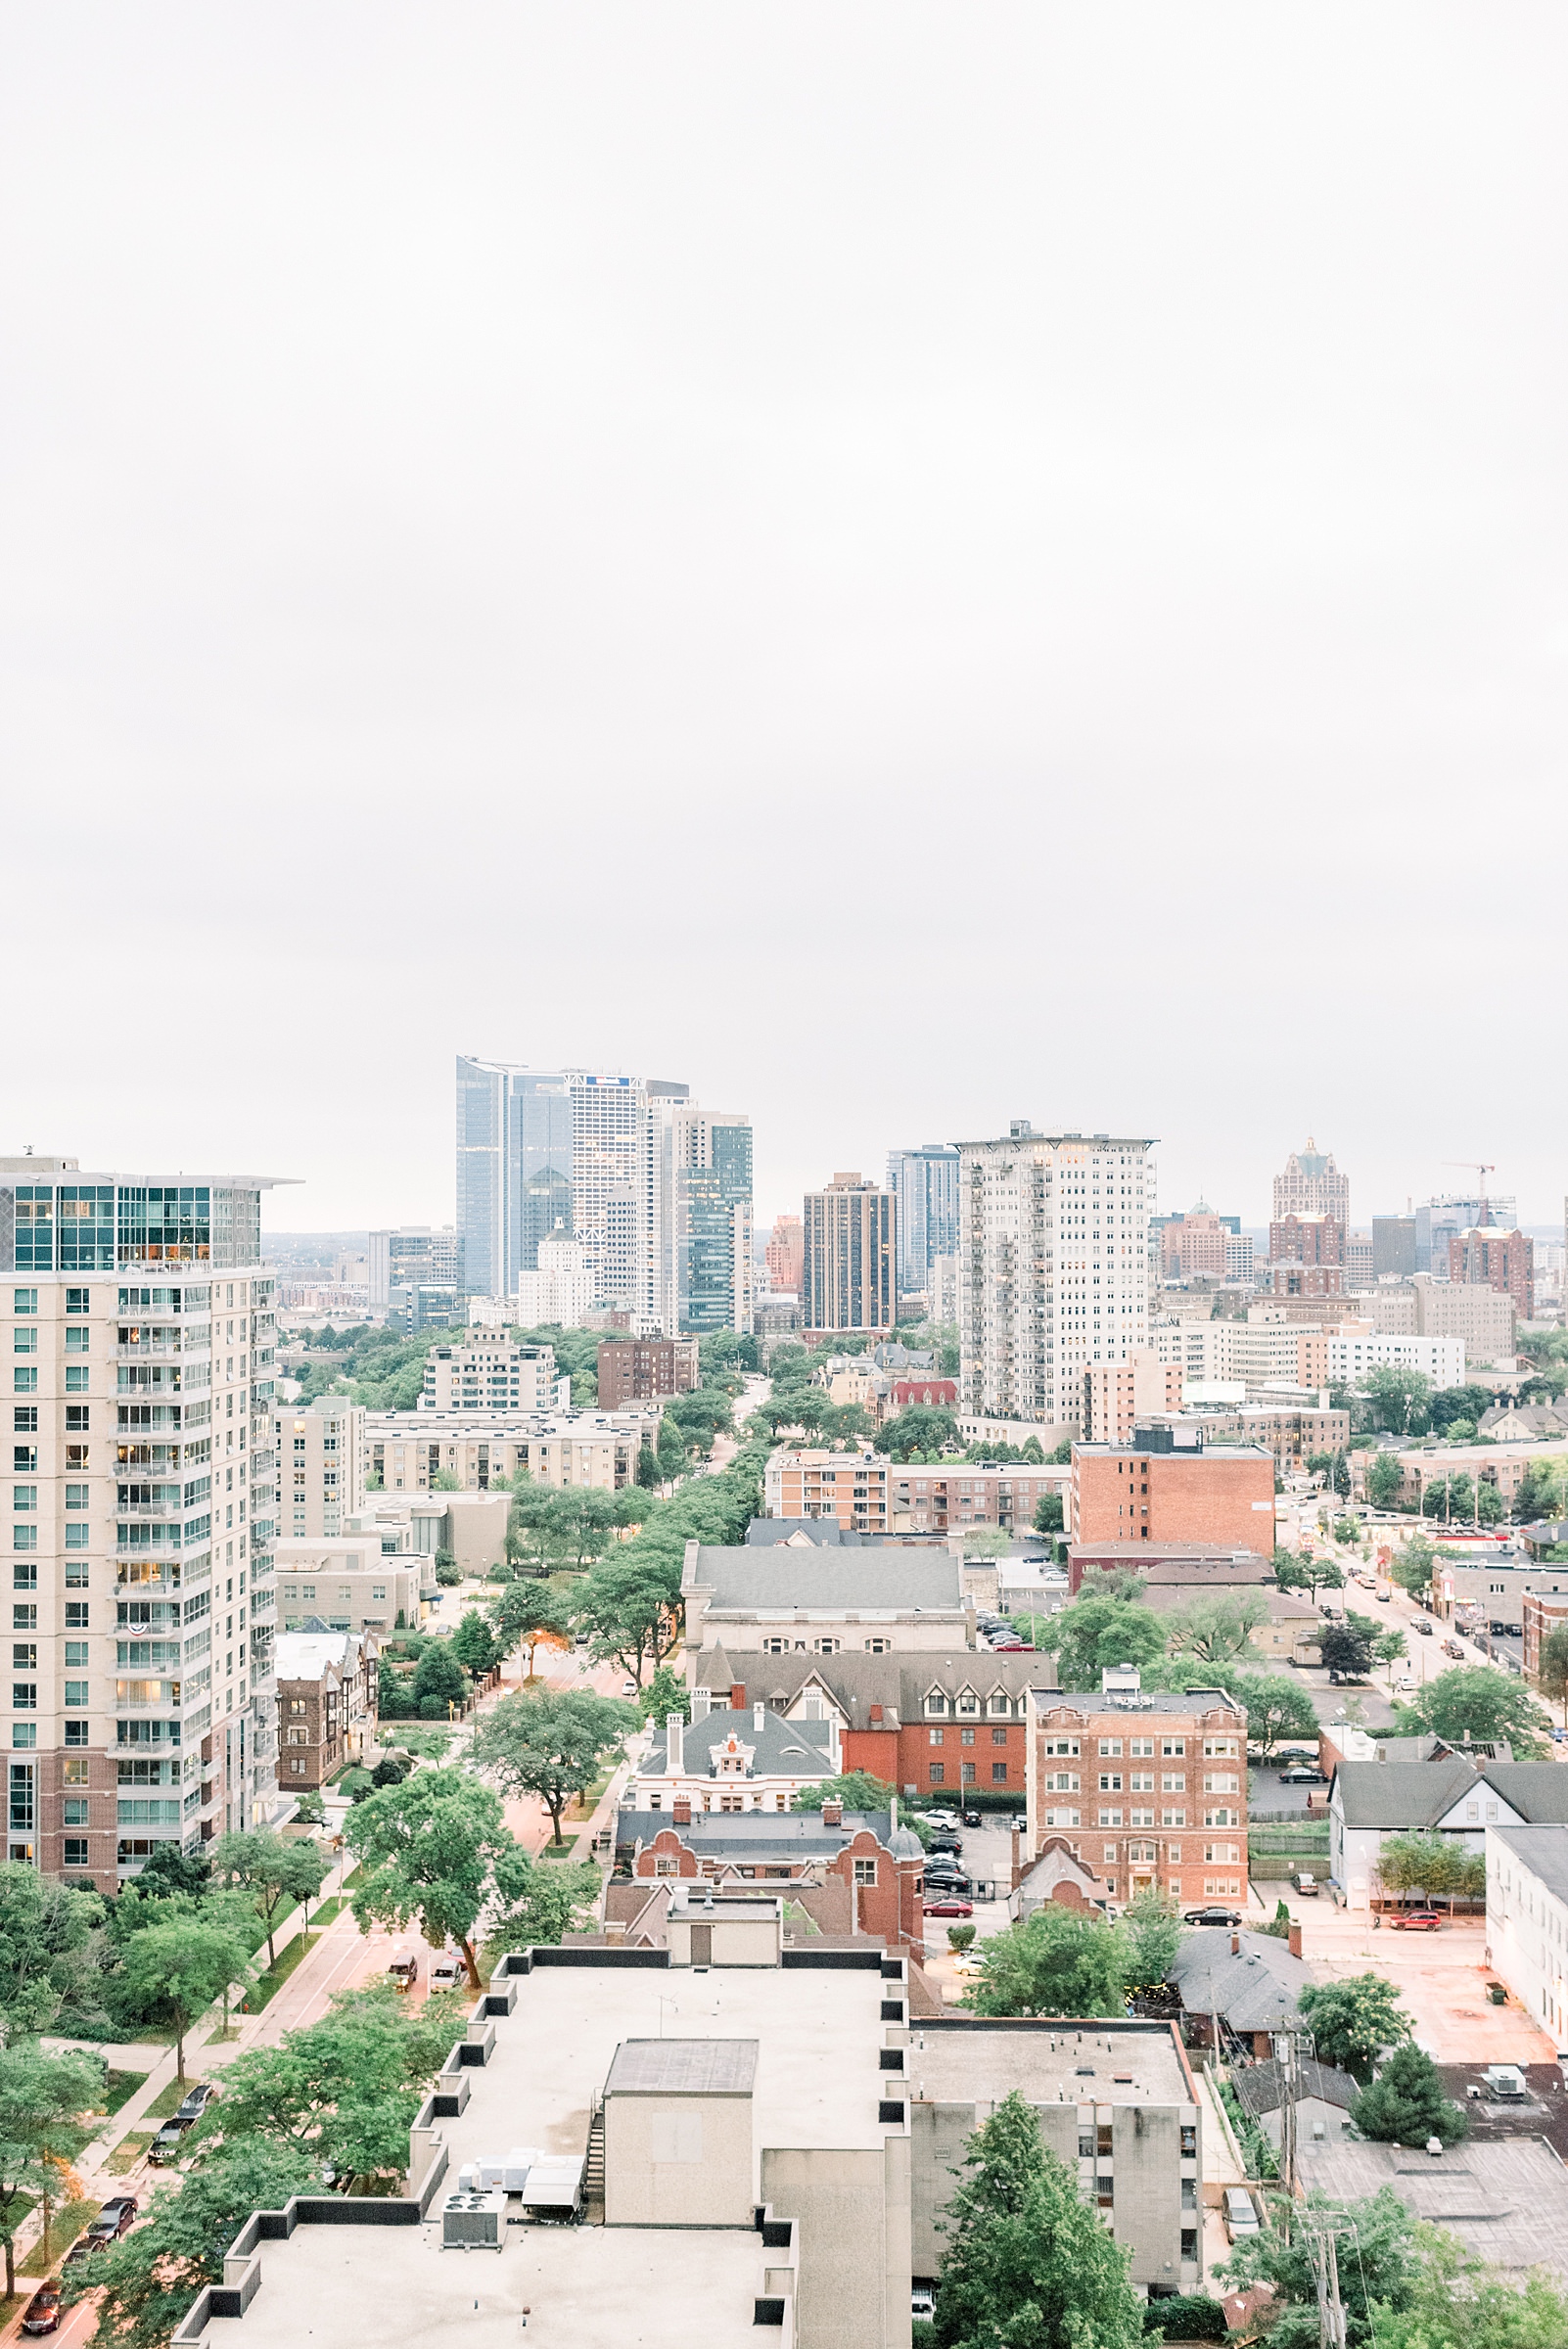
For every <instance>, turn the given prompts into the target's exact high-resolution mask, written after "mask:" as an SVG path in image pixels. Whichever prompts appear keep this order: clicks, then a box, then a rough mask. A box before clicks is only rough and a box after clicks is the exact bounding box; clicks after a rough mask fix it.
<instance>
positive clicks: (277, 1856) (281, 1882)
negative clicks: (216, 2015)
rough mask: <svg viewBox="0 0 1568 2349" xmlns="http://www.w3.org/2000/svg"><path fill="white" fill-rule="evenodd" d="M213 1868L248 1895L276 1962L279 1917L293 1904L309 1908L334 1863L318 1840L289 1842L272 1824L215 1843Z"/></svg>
mask: <svg viewBox="0 0 1568 2349" xmlns="http://www.w3.org/2000/svg"><path fill="white" fill-rule="evenodd" d="M212 1868H213V1873H214V1875H215V1876H216V1877H217V1880H218V1881H219V1883H226V1884H233V1885H235V1886H237V1887H239V1888H240V1889H242V1890H243V1891H245V1892H248V1893H249V1894H250V1896H251V1905H252V1907H253V1908H254V1911H255V1913H256V1915H257V1916H258V1917H259V1918H260V1920H261V1929H262V1931H263V1932H264V1933H265V1935H266V1942H267V1963H268V1965H276V1964H277V1962H278V1953H277V1950H276V1948H275V1946H274V1939H273V1937H274V1935H275V1933H276V1930H277V1924H278V1919H279V1917H280V1916H281V1915H282V1914H283V1912H284V1911H285V1910H286V1909H287V1908H289V1907H290V1905H291V1904H292V1903H293V1902H295V1901H302V1902H304V1903H305V1904H306V1906H308V1904H309V1903H310V1902H311V1901H313V1900H314V1899H315V1897H316V1895H317V1893H318V1892H319V1891H320V1890H321V1887H322V1884H323V1882H324V1881H325V1879H326V1877H327V1875H328V1874H329V1873H330V1869H331V1863H330V1862H329V1861H328V1859H327V1857H326V1854H325V1853H324V1852H323V1851H322V1850H321V1849H320V1847H319V1845H317V1844H314V1843H311V1842H308V1841H300V1840H297V1841H294V1842H290V1841H288V1840H287V1839H286V1838H285V1837H284V1836H282V1835H279V1834H278V1833H276V1832H275V1830H274V1829H273V1828H271V1827H253V1828H251V1829H250V1830H248V1831H247V1832H246V1833H244V1834H238V1835H220V1836H219V1837H218V1839H217V1842H216V1843H215V1844H214V1845H213V1846H212Z"/></svg>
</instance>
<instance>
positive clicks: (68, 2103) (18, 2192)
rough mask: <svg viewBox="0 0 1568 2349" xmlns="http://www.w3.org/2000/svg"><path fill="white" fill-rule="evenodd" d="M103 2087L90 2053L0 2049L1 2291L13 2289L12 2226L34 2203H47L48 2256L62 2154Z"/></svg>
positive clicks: (15, 2226)
mask: <svg viewBox="0 0 1568 2349" xmlns="http://www.w3.org/2000/svg"><path fill="white" fill-rule="evenodd" d="M103 2091H104V2067H103V2063H102V2060H101V2059H100V2058H99V2057H98V2056H95V2055H78V2054H74V2053H71V2054H65V2055H45V2054H43V2053H41V2052H40V2050H38V2049H37V2048H36V2047H33V2046H25V2047H9V2048H6V2049H4V2050H0V2241H3V2242H4V2244H5V2253H6V2297H7V2298H8V2299H10V2298H11V2297H12V2296H13V2295H14V2294H15V2292H16V2288H17V2271H16V2237H17V2229H18V2228H19V2227H20V2226H21V2224H22V2222H23V2219H24V2218H25V2217H26V2215H27V2212H28V2211H29V2210H30V2209H31V2207H32V2206H33V2204H34V2203H36V2202H42V2203H43V2205H44V2234H45V2242H44V2256H45V2258H47V2257H48V2255H49V2246H48V2227H49V2205H50V2201H51V2199H52V2198H53V2196H54V2195H55V2194H56V2193H57V2192H58V2190H59V2185H60V2168H59V2163H60V2156H61V2153H62V2151H63V2150H67V2149H71V2146H72V2127H73V2124H74V2122H75V2121H76V2118H77V2116H78V2114H80V2113H82V2112H85V2111H88V2110H90V2109H91V2107H92V2106H94V2105H95V2104H96V2103H97V2102H98V2099H99V2097H100V2096H102V2095H103Z"/></svg>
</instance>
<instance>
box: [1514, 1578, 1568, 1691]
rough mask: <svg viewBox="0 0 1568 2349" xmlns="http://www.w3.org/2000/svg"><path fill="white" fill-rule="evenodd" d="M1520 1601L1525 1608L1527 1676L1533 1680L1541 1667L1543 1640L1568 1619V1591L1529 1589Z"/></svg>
mask: <svg viewBox="0 0 1568 2349" xmlns="http://www.w3.org/2000/svg"><path fill="white" fill-rule="evenodd" d="M1520 1603H1521V1605H1522V1608H1523V1612H1524V1669H1525V1677H1526V1679H1527V1680H1532V1681H1533V1680H1535V1679H1537V1678H1538V1676H1539V1674H1540V1671H1541V1642H1542V1641H1543V1639H1545V1636H1546V1635H1547V1633H1548V1632H1554V1631H1555V1630H1556V1629H1557V1626H1558V1625H1559V1624H1560V1623H1568V1594H1565V1593H1562V1592H1559V1591H1554V1590H1527V1591H1526V1592H1525V1593H1524V1596H1523V1599H1522V1600H1521V1602H1520Z"/></svg>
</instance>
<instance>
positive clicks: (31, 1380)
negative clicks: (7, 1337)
mask: <svg viewBox="0 0 1568 2349" xmlns="http://www.w3.org/2000/svg"><path fill="white" fill-rule="evenodd" d="M19 1335H20V1332H19ZM11 1384H12V1386H13V1387H14V1389H15V1390H16V1392H17V1393H18V1394H19V1395H36V1394H37V1392H38V1373H37V1371H36V1370H32V1369H26V1370H23V1369H20V1368H19V1369H16V1370H13V1372H12V1373H11ZM34 1424H36V1422H34Z"/></svg>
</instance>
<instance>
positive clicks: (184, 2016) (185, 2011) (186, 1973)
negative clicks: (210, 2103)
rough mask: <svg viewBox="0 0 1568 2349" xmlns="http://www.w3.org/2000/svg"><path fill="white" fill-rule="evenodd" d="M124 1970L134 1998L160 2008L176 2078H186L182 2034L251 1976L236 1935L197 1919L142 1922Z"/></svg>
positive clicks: (131, 1941)
mask: <svg viewBox="0 0 1568 2349" xmlns="http://www.w3.org/2000/svg"><path fill="white" fill-rule="evenodd" d="M124 1974H125V1979H126V1983H127V1986H128V1988H129V1989H130V1990H131V1992H132V1994H133V1996H139V1997H140V1998H142V1999H143V2000H145V2001H146V2003H147V2004H148V2005H149V2006H151V2007H153V2008H155V2009H159V2010H161V2012H162V2014H163V2016H164V2017H165V2018H166V2019H167V2021H168V2022H169V2023H170V2024H171V2025H172V2027H173V2031H174V2050H175V2076H176V2078H177V2079H180V2080H183V2079H184V2077H185V2034H186V2033H187V2031H189V2029H190V2027H191V2025H192V2023H194V2022H195V2021H196V2019H197V2017H198V2016H199V2015H202V2014H205V2013H206V2011H207V2009H208V2006H210V2005H211V2004H212V2002H213V2000H214V1999H217V1998H220V1997H221V1996H222V1994H223V1993H224V1991H226V1990H231V1989H232V1988H233V1987H234V1985H235V1984H236V1983H237V1982H245V1981H248V1980H249V1979H250V1975H251V1960H250V1957H249V1956H248V1954H247V1951H246V1947H245V1944H244V1942H243V1941H242V1940H241V1939H240V1937H239V1935H238V1934H236V1933H233V1932H230V1931H228V1930H227V1929H226V1928H225V1927H224V1926H223V1925H220V1924H208V1923H207V1922H205V1921H204V1920H203V1919H202V1918H200V1917H189V1918H185V1919H182V1920H181V1921H180V1922H178V1923H170V1924H162V1925H144V1926H143V1927H142V1929H141V1931H140V1932H138V1933H133V1934H132V1935H131V1937H130V1939H129V1941H127V1942H126V1944H125V1957H124Z"/></svg>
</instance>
